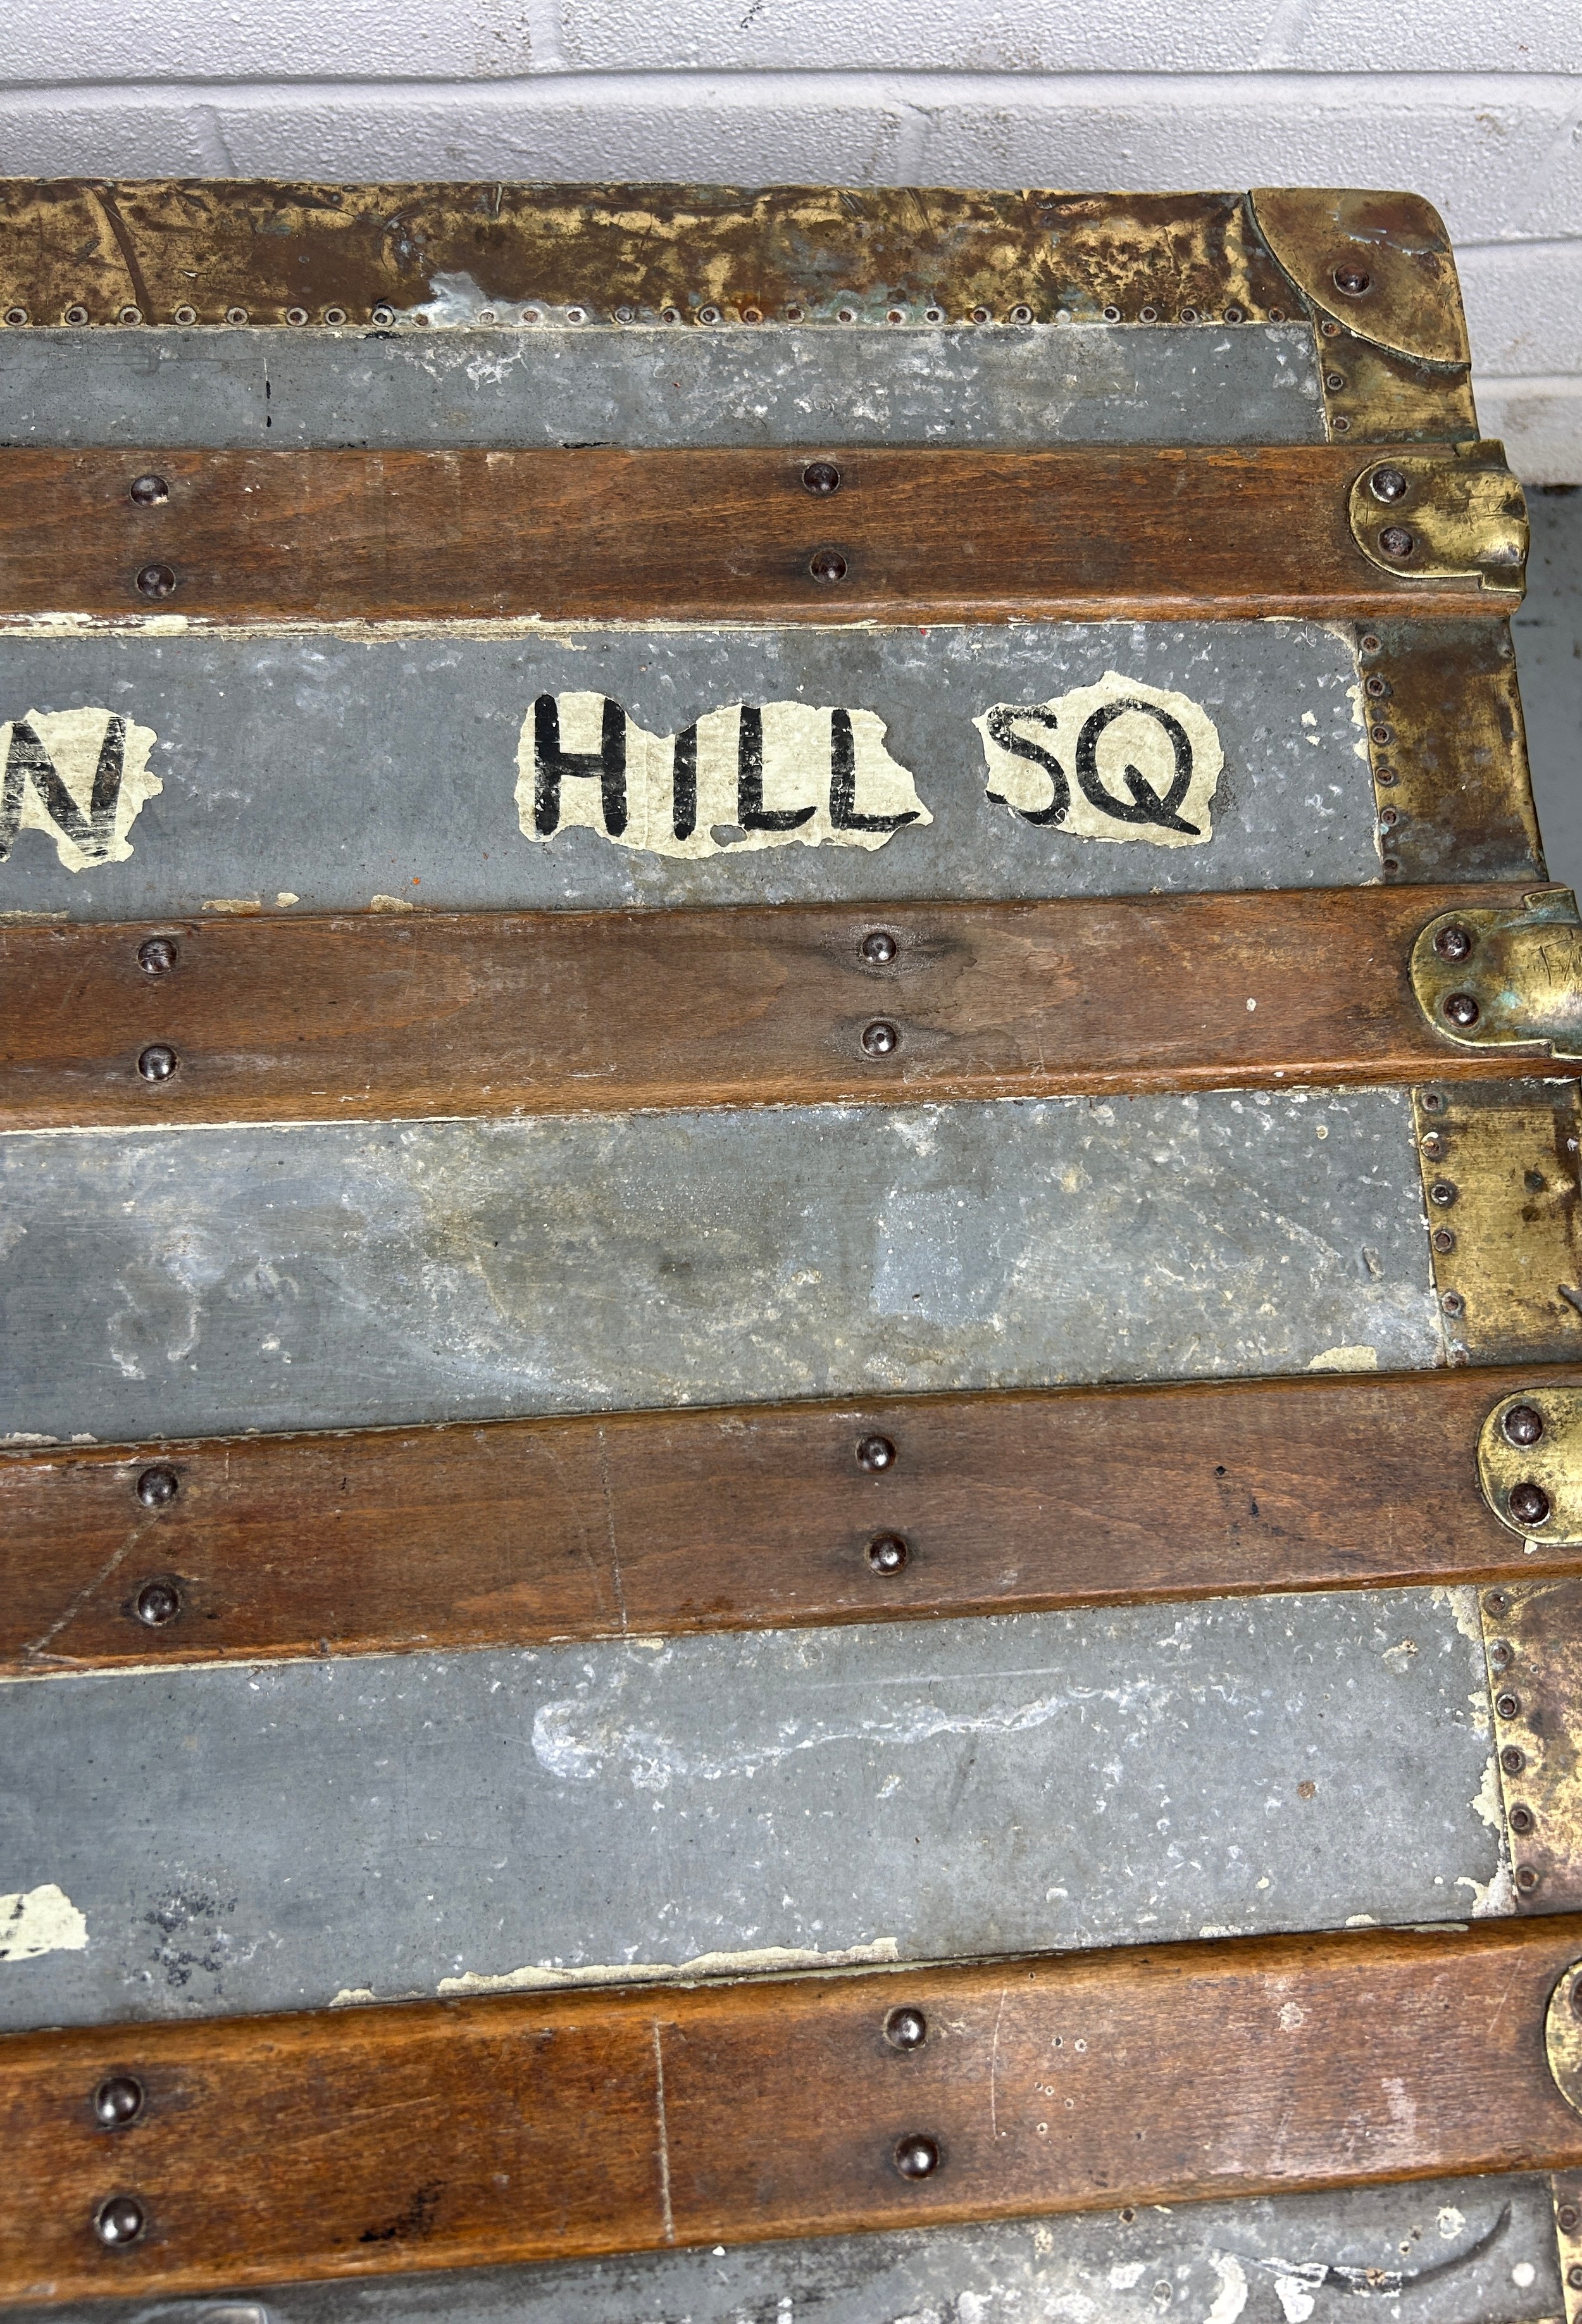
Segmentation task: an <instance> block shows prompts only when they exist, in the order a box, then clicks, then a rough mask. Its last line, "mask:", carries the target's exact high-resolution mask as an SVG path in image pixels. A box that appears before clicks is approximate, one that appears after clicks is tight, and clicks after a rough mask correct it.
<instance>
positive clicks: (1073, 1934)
mask: <svg viewBox="0 0 1582 2324" xmlns="http://www.w3.org/2000/svg"><path fill="white" fill-rule="evenodd" d="M1469 1632H1470V1633H1472V1634H1473V1635H1471V1636H1469V1635H1468V1633H1469ZM1480 1656H1481V1646H1480V1645H1479V1643H1478V1642H1477V1639H1476V1606H1475V1604H1474V1601H1473V1597H1472V1593H1471V1592H1469V1591H1464V1592H1460V1593H1458V1595H1457V1598H1456V1600H1455V1602H1453V1603H1452V1602H1450V1600H1449V1598H1448V1597H1447V1593H1445V1592H1444V1591H1430V1590H1416V1591H1370V1592H1366V1593H1356V1594H1354V1593H1349V1592H1339V1593H1334V1594H1329V1595H1318V1596H1312V1597H1290V1598H1262V1599H1247V1600H1224V1599H1222V1600H1209V1601H1207V1602H1204V1603H1200V1604H1191V1605H1183V1606H1170V1607H1164V1608H1159V1607H1136V1608H1126V1609H1120V1610H1118V1611H1110V1612H1105V1613H1094V1612H1090V1611H1084V1612H1077V1613H1070V1614H1066V1613H1061V1614H1035V1615H1019V1616H995V1617H985V1618H979V1619H974V1620H965V1621H950V1622H904V1623H897V1624H873V1625H860V1626H856V1627H852V1628H831V1629H821V1630H803V1631H795V1632H778V1633H777V1632H758V1633H754V1634H732V1635H720V1636H714V1637H690V1638H679V1639H670V1640H664V1639H637V1638H633V1639H630V1640H622V1641H618V1642H612V1643H609V1644H600V1645H595V1646H559V1647H547V1648H542V1649H537V1650H531V1651H521V1650H513V1651H510V1652H493V1651H488V1652H483V1651H480V1652H475V1653H472V1654H467V1655H433V1654H425V1655H380V1656H373V1657H368V1658H365V1659H364V1658H358V1659H355V1660H346V1661H339V1660H334V1659H331V1660H327V1661H325V1662H321V1663H293V1664H277V1665H257V1666H255V1667H253V1668H252V1669H249V1668H246V1667H244V1666H241V1667H239V1666H226V1667H224V1668H216V1667H212V1666H211V1667H208V1668H204V1667H201V1666H198V1665H187V1666H185V1667H183V1668H181V1669H179V1670H171V1671H152V1670H150V1671H143V1672H132V1673H125V1674H117V1675H115V1676H95V1677H87V1676H83V1677H74V1678H67V1679H60V1680H56V1681H53V1682H51V1683H50V1684H49V1685H41V1684H34V1683H14V1684H12V1685H10V1686H7V1687H5V1688H0V1766H5V1771H6V1773H5V1801H4V1805H3V1807H0V1817H3V1819H4V1821H3V1822H0V1833H3V1845H0V1863H4V1865H5V1867H6V1870H5V1879H6V1886H7V1888H8V1889H9V1890H12V1891H13V1892H14V1893H20V1894H24V1895H25V1894H26V1893H28V1892H30V1891H31V1890H32V1889H34V1888H36V1887H41V1886H48V1885H49V1884H51V1883H53V1884H54V1886H55V1887H56V1888H58V1889H59V1890H60V1891H61V1892H62V1893H63V1894H64V1895H65V1896H67V1897H69V1899H70V1901H71V1904H72V1905H74V1906H75V1907H76V1909H77V1911H78V1913H80V1914H82V1915H83V1918H84V1923H85V1932H86V1940H87V1941H86V1943H85V1944H84V1945H83V1946H82V1947H80V1948H78V1949H75V1950H71V1949H62V1950H54V1951H51V1952H49V1953H47V1954H40V1955H38V1956H37V1957H35V1958H34V1959H32V1960H9V1961H6V1960H0V2024H4V2025H7V2026H12V2027H15V2026H21V2025H40V2024H49V2025H53V2024H96V2023H115V2021H117V2020H120V2019H127V2018H139V2017H150V2016H152V2017H187V2016H207V2015H231V2014H235V2013H244V2012H247V2011H251V2010H271V2009H284V2008H294V2007H303V2006H306V2007H321V2006H325V2005H327V2004H328V2003H330V2002H331V2001H332V2000H334V1999H335V1997H336V1996H337V1995H343V1994H362V1995H363V1996H368V1995H372V1996H373V1997H376V1998H378V1999H380V2000H386V1999H393V1998H396V1997H401V1996H409V1995H415V1994H433V1993H436V1992H437V1993H441V1994H443V1993H446V1992H467V1991H475V1990H479V1989H485V1990H487V1989H491V1983H492V1981H493V1980H499V1979H505V1980H506V1981H507V1982H508V1983H510V1982H511V1981H513V1980H515V1979H516V1976H517V1973H518V1972H525V1975H524V1976H522V1977H521V1978H520V1982H521V1983H523V1984H528V1983H532V1982H535V1981H541V1972H542V1971H543V1970H544V1969H554V1970H557V1971H562V1972H564V1971H572V1972H576V1971H582V1972H584V1973H587V1972H590V1971H597V1970H603V1971H606V1972H612V1973H613V1974H614V1975H615V1976H617V1977H621V1978H629V1977H630V1976H632V1975H633V1974H634V1973H640V1971H641V1969H643V1967H644V1966H648V1968H649V1971H650V1973H654V1972H655V1971H656V1970H657V1971H658V1972H662V1973H668V1972H669V1971H671V1970H673V1969H676V1968H677V1967H679V1966H681V1965H683V1964H686V1963H694V1962H696V1963H702V1964H704V1969H703V1971H702V1973H722V1974H729V1973H731V1971H732V1970H735V1971H740V1970H741V1969H752V1968H754V1967H759V1968H762V1967H769V1968H772V1967H775V1966H777V1965H779V1966H786V1965H795V1964H794V1963H792V1964H786V1962H785V1961H784V1960H783V1959H782V1960H781V1961H780V1962H779V1963H778V1964H777V1961H776V1960H775V1954H774V1949H777V1948H786V1949H789V1950H791V1952H792V1953H793V1954H794V1955H797V1956H803V1957H807V1958H810V1959H812V1960H825V1961H828V1960H837V1961H838V1960H840V1959H841V1958H842V1956H845V1957H847V1958H848V1959H849V1958H850V1957H851V1955H852V1954H853V1952H854V1951H855V1952H856V1953H857V1957H858V1958H859V1959H878V1960H885V1959H889V1958H894V1959H897V1960H943V1959H952V1958H959V1957H963V1956H965V1957H971V1956H974V1955H984V1956H990V1957H992V1956H994V1955H998V1954H1014V1953H1020V1952H1025V1951H1030V1950H1042V1949H1044V1948H1049V1947H1058V1948H1067V1947H1086V1946H1093V1945H1104V1944H1112V1943H1125V1942H1128V1941H1146V1942H1150V1943H1158V1942H1162V1941H1167V1940H1173V1939H1182V1938H1192V1937H1197V1936H1200V1935H1203V1934H1219V1933H1244V1932H1262V1931H1269V1930H1281V1929H1310V1928H1314V1929H1316V1928H1335V1927H1338V1926H1341V1925H1342V1924H1344V1923H1348V1922H1351V1921H1353V1920H1355V1919H1356V1918H1357V1916H1359V1915H1361V1916H1366V1917H1367V1918H1370V1919H1373V1920H1375V1921H1379V1922H1391V1923H1398V1922H1410V1923H1426V1922H1430V1921H1440V1920H1453V1919H1458V1918H1462V1917H1465V1916H1466V1915H1467V1914H1469V1913H1470V1912H1472V1911H1473V1910H1474V1909H1475V1908H1484V1909H1494V1910H1496V1911H1499V1910H1504V1911H1508V1910H1509V1909H1510V1896H1509V1875H1508V1871H1507V1869H1506V1867H1505V1863H1504V1854H1503V1842H1502V1840H1501V1838H1500V1835H1499V1832H1498V1831H1496V1829H1495V1825H1496V1824H1497V1822H1498V1821H1499V1819H1498V1809H1497V1799H1498V1793H1497V1789H1496V1778H1495V1775H1494V1772H1493V1768H1492V1762H1491V1759H1490V1746H1489V1740H1488V1734H1487V1725H1488V1714H1487V1709H1486V1692H1485V1682H1484V1680H1483V1677H1482V1674H1481V1660H1480ZM1491 1819H1492V1821H1491ZM710 1956H713V1960H712V1961H711V1960H710V1959H709V1957H710ZM722 1956H723V1958H721V1957H722ZM766 1956H767V1958H766ZM458 1980H459V1982H458ZM480 1980H482V1981H483V1983H482V1987H480V1983H479V1981H480ZM898 1990H899V1988H897V1991H898Z"/></svg>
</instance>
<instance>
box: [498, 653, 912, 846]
mask: <svg viewBox="0 0 1582 2324" xmlns="http://www.w3.org/2000/svg"><path fill="white" fill-rule="evenodd" d="M884 738H885V723H884V720H883V719H882V718H880V717H879V716H878V714H877V712H875V711H872V710H843V709H830V708H822V709H821V708H815V707H814V705H812V704H810V703H805V702H766V703H762V704H757V703H740V702H737V703H731V704H729V705H727V706H726V707H724V708H723V709H720V710H711V711H708V712H707V713H706V714H705V715H704V716H703V717H701V718H699V719H697V720H696V721H695V722H694V724H692V725H691V726H687V727H685V728H683V730H682V732H681V733H679V734H650V733H647V732H646V731H645V730H644V729H643V728H642V727H641V726H639V725H636V724H633V722H632V720H631V719H630V718H629V717H628V716H627V715H626V713H625V711H624V710H623V709H622V708H621V705H620V704H619V703H618V702H612V701H611V700H610V698H609V696H606V695H602V694H584V693H577V694H541V695H540V696H538V700H537V702H535V703H534V705H533V707H532V709H531V710H530V711H529V713H528V715H527V718H526V719H525V721H524V722H523V725H522V733H521V742H520V747H519V749H518V752H517V770H518V772H517V787H516V802H517V813H518V816H519V817H520V822H521V827H522V830H523V833H524V834H525V835H526V836H527V837H528V838H529V839H536V840H550V839H553V838H554V837H555V835H556V833H557V832H560V831H566V830H571V829H581V830H584V831H597V832H601V833H602V835H604V837H605V838H606V839H612V840H614V841H615V843H616V844H617V845H618V846H621V847H631V848H639V849H641V850H642V851H643V852H644V853H648V854H651V855H676V856H682V857H685V858H688V859H695V858H697V857H699V856H704V855H724V854H730V853H746V852H749V851H750V850H751V849H753V848H757V847H786V846H788V845H790V844H793V843H796V844H797V845H800V846H803V847H819V846H834V847H868V848H874V847H882V846H883V845H884V844H885V843H886V841H887V840H889V839H892V838H893V837H894V836H895V835H896V833H897V831H904V830H906V828H907V827H908V826H909V825H912V824H926V823H932V822H933V821H934V817H933V816H931V815H930V814H929V812H928V809H927V808H926V807H924V804H923V801H922V800H921V799H920V798H918V796H917V788H916V785H915V783H914V781H913V779H912V777H911V776H910V775H909V774H908V772H907V771H906V768H905V767H903V766H901V765H900V764H899V763H898V762H897V761H896V760H894V759H892V758H891V756H890V754H889V752H888V751H887V750H886V749H885V746H884Z"/></svg>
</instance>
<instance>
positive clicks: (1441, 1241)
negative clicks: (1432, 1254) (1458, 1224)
mask: <svg viewBox="0 0 1582 2324" xmlns="http://www.w3.org/2000/svg"><path fill="white" fill-rule="evenodd" d="M1431 1239H1432V1242H1433V1246H1434V1249H1435V1250H1437V1251H1438V1252H1439V1256H1440V1258H1441V1259H1443V1258H1444V1257H1445V1256H1446V1254H1447V1253H1448V1252H1449V1251H1452V1250H1455V1248H1456V1238H1455V1236H1454V1235H1453V1234H1452V1233H1451V1231H1450V1230H1449V1227H1436V1228H1435V1229H1434V1231H1433V1235H1432V1238H1431Z"/></svg>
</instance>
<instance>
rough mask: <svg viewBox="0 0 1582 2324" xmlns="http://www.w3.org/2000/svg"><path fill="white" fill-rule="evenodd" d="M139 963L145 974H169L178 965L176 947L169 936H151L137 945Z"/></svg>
mask: <svg viewBox="0 0 1582 2324" xmlns="http://www.w3.org/2000/svg"><path fill="white" fill-rule="evenodd" d="M137 965H138V966H139V968H141V969H142V971H143V974H144V975H145V976H169V974H170V971H171V970H172V969H173V968H174V967H175V965H176V947H175V945H174V944H173V943H172V942H171V940H170V937H169V936H150V937H149V938H148V939H147V940H146V942H145V943H143V944H140V945H138V947H137Z"/></svg>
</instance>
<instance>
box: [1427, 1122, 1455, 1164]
mask: <svg viewBox="0 0 1582 2324" xmlns="http://www.w3.org/2000/svg"><path fill="white" fill-rule="evenodd" d="M1449 1150H1450V1141H1449V1139H1448V1138H1447V1137H1446V1136H1445V1134H1444V1132H1443V1131H1442V1130H1430V1131H1429V1134H1428V1136H1427V1137H1426V1138H1425V1139H1423V1141H1422V1151H1423V1152H1424V1153H1425V1154H1426V1155H1427V1157H1428V1158H1429V1160H1430V1162H1442V1161H1443V1160H1444V1158H1445V1157H1446V1155H1447V1154H1448V1153H1449Z"/></svg>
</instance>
